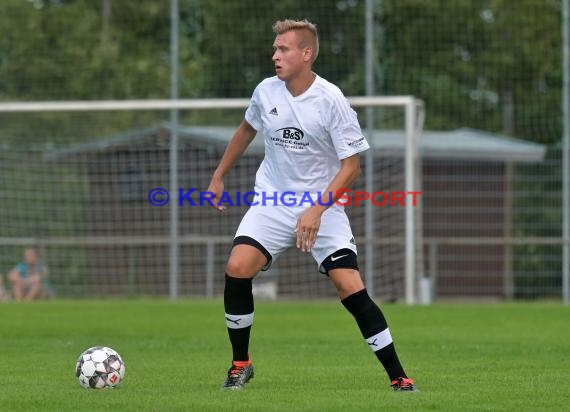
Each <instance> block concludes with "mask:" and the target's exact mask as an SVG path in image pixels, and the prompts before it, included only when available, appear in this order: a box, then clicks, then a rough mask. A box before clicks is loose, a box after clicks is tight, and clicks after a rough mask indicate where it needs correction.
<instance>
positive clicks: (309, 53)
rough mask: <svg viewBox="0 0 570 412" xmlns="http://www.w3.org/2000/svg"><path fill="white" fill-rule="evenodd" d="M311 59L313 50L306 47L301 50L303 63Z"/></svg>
mask: <svg viewBox="0 0 570 412" xmlns="http://www.w3.org/2000/svg"><path fill="white" fill-rule="evenodd" d="M312 59H313V48H312V47H311V46H307V47H305V48H304V50H303V61H306V62H309V61H311V60H312Z"/></svg>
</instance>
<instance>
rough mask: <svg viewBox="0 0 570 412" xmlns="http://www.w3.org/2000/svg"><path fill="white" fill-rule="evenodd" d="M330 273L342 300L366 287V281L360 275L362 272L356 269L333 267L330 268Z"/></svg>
mask: <svg viewBox="0 0 570 412" xmlns="http://www.w3.org/2000/svg"><path fill="white" fill-rule="evenodd" d="M328 275H329V278H330V279H331V280H332V282H333V283H334V285H335V287H336V290H337V293H338V297H339V298H340V299H341V300H342V299H344V298H347V297H349V296H350V295H352V294H354V293H356V292H358V291H361V290H362V289H364V283H363V282H362V278H361V277H360V272H359V271H358V270H356V269H351V268H337V269H331V270H329V272H328Z"/></svg>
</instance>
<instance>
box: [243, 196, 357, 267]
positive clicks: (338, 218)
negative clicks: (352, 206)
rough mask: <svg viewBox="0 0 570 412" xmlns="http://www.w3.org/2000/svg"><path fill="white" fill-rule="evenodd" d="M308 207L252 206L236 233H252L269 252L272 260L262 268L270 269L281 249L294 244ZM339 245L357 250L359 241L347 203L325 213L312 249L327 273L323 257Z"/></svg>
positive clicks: (250, 234)
mask: <svg viewBox="0 0 570 412" xmlns="http://www.w3.org/2000/svg"><path fill="white" fill-rule="evenodd" d="M308 207H309V206H283V205H277V206H274V205H271V206H263V205H258V206H251V207H250V208H249V210H248V211H247V212H246V214H245V215H244V217H243V219H242V220H241V223H240V225H239V227H238V229H237V232H236V235H235V237H238V236H247V237H250V238H252V239H254V240H256V241H257V242H259V243H260V244H261V246H263V247H264V248H265V249H266V250H267V252H269V254H270V255H271V261H270V262H268V265H267V266H266V267H264V268H263V270H267V269H268V268H269V266H270V265H271V263H272V262H273V261H274V260H275V259H277V258H278V257H279V255H280V254H281V253H283V252H284V251H285V250H286V249H288V248H290V247H293V246H295V244H296V241H297V234H296V233H295V227H296V226H297V220H298V219H299V217H300V216H301V215H302V214H303V212H305V211H306V210H307V208H308ZM340 249H350V250H352V251H353V252H354V253H357V251H356V243H355V241H354V236H353V235H352V230H351V228H350V223H349V221H348V216H347V215H346V212H345V210H344V207H343V206H338V205H336V204H335V205H332V206H331V207H329V208H328V209H327V210H325V212H324V213H323V215H322V217H321V226H320V227H319V231H318V233H317V241H316V242H315V246H314V247H313V249H312V250H311V254H312V255H313V258H314V259H315V262H316V263H317V265H318V269H319V271H320V272H321V273H325V270H324V269H323V268H322V267H321V263H322V262H323V260H325V259H326V258H327V257H328V256H330V255H331V254H333V253H334V252H336V251H337V250H340Z"/></svg>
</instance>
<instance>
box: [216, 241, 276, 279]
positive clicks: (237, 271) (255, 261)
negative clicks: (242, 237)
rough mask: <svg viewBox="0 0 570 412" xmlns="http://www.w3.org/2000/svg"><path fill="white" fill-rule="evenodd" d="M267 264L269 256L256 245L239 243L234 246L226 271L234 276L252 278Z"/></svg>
mask: <svg viewBox="0 0 570 412" xmlns="http://www.w3.org/2000/svg"><path fill="white" fill-rule="evenodd" d="M266 264H267V258H266V257H265V255H264V254H263V253H262V252H261V251H260V250H259V249H258V248H256V247H254V246H250V245H245V244H239V245H235V246H234V247H233V248H232V251H231V253H230V257H229V259H228V263H227V266H226V273H227V274H228V275H229V276H231V277H234V278H241V279H250V278H253V277H255V275H257V274H258V273H259V271H260V270H261V268H263V267H264V266H265V265H266Z"/></svg>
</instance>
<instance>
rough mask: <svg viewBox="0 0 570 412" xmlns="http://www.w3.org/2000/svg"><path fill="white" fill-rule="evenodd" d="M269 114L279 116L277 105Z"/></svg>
mask: <svg viewBox="0 0 570 412" xmlns="http://www.w3.org/2000/svg"><path fill="white" fill-rule="evenodd" d="M269 114H272V115H274V116H278V114H277V107H274V108H273V109H271V110H270V111H269Z"/></svg>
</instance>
